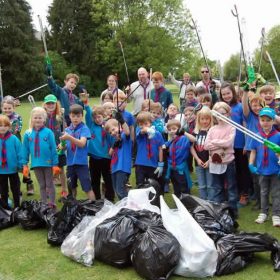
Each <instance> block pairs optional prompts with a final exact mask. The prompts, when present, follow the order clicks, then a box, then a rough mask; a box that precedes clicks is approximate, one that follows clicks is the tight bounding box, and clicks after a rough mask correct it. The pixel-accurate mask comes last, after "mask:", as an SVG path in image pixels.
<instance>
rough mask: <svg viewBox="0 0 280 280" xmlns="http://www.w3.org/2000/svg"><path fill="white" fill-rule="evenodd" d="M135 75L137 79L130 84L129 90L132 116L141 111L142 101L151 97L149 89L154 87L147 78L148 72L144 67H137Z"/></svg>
mask: <svg viewBox="0 0 280 280" xmlns="http://www.w3.org/2000/svg"><path fill="white" fill-rule="evenodd" d="M137 75H138V81H136V82H134V83H132V84H131V86H130V92H133V93H132V96H131V97H130V99H132V100H133V111H132V114H133V115H134V116H136V115H137V114H138V113H139V112H140V111H141V105H142V102H143V101H144V100H145V99H149V98H150V97H151V90H152V89H153V87H154V86H153V83H152V82H151V81H150V79H149V74H148V72H147V70H146V69H145V68H144V67H140V68H139V69H138V71H137Z"/></svg>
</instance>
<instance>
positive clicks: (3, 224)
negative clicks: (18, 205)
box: [0, 205, 14, 230]
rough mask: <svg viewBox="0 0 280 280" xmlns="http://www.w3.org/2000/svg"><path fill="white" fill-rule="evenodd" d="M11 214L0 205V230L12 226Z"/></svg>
mask: <svg viewBox="0 0 280 280" xmlns="http://www.w3.org/2000/svg"><path fill="white" fill-rule="evenodd" d="M11 213H12V212H11V211H9V210H6V209H4V208H3V207H2V206H1V205H0V230H1V229H4V228H8V227H11V226H13V225H14V222H13V219H12V216H11Z"/></svg>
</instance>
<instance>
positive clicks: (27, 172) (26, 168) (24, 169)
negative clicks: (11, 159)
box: [22, 165, 29, 178]
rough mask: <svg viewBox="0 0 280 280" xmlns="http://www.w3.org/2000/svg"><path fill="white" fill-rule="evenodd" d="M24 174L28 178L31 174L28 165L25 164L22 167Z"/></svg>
mask: <svg viewBox="0 0 280 280" xmlns="http://www.w3.org/2000/svg"><path fill="white" fill-rule="evenodd" d="M22 175H23V177H24V178H28V176H29V168H28V166H27V165H24V166H23V168H22Z"/></svg>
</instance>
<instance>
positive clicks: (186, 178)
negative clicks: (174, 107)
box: [163, 120, 191, 198]
mask: <svg viewBox="0 0 280 280" xmlns="http://www.w3.org/2000/svg"><path fill="white" fill-rule="evenodd" d="M180 128H181V124H180V121H178V120H170V121H168V123H167V131H168V134H169V135H170V137H171V140H170V141H168V142H166V143H165V145H164V146H163V148H168V149H169V155H168V159H167V160H168V168H167V175H166V179H169V178H170V179H171V182H172V184H173V188H174V194H175V195H176V196H177V197H179V198H180V196H181V193H189V192H190V188H191V179H190V174H189V170H188V165H187V159H188V156H189V154H190V147H191V144H190V141H189V140H188V138H187V137H186V136H185V135H178V134H177V132H178V130H180Z"/></svg>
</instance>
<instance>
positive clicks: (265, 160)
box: [259, 127, 278, 167]
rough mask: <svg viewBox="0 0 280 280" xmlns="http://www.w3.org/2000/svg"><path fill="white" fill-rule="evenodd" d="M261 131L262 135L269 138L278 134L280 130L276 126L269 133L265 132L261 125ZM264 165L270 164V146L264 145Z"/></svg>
mask: <svg viewBox="0 0 280 280" xmlns="http://www.w3.org/2000/svg"><path fill="white" fill-rule="evenodd" d="M259 133H260V135H261V136H262V137H263V138H265V139H269V138H270V137H272V136H273V135H275V134H277V133H278V131H277V130H276V129H275V128H272V130H271V131H270V132H269V134H266V133H264V131H263V130H262V129H261V128H260V127H259ZM262 166H263V167H264V166H268V148H267V147H266V146H265V145H263V161H262Z"/></svg>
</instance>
